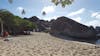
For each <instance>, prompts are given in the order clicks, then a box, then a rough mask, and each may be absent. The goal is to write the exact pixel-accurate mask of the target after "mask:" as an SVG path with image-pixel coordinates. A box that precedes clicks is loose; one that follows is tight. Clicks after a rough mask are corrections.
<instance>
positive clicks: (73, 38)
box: [50, 34, 97, 44]
mask: <svg viewBox="0 0 100 56" xmlns="http://www.w3.org/2000/svg"><path fill="white" fill-rule="evenodd" d="M50 35H52V36H55V37H57V38H60V39H65V40H70V41H78V42H86V43H90V44H95V43H96V41H97V39H91V40H90V39H83V38H77V37H71V36H65V35H64V36H63V35H59V34H50Z"/></svg>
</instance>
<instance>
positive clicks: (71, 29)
mask: <svg viewBox="0 0 100 56" xmlns="http://www.w3.org/2000/svg"><path fill="white" fill-rule="evenodd" d="M50 33H52V34H61V35H67V36H71V37H74V38H83V39H96V31H95V29H94V28H93V27H92V26H91V27H88V26H85V25H83V24H80V23H78V22H76V21H74V20H72V19H69V18H67V17H64V16H62V17H59V18H57V20H55V21H53V22H52V25H51V31H50Z"/></svg>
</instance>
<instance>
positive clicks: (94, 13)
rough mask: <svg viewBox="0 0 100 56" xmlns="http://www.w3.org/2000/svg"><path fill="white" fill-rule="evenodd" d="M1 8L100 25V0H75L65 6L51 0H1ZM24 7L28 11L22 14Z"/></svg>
mask: <svg viewBox="0 0 100 56" xmlns="http://www.w3.org/2000/svg"><path fill="white" fill-rule="evenodd" d="M0 9H7V10H8V11H10V12H11V13H13V14H14V15H16V16H20V17H23V18H24V17H27V18H29V17H32V16H37V17H38V18H40V19H43V20H51V19H56V18H57V17H60V16H66V17H69V18H71V19H73V20H75V21H77V22H79V23H82V24H84V25H87V26H94V27H96V26H100V0H74V2H73V3H72V4H71V5H67V6H66V7H65V8H63V7H62V6H61V5H60V4H59V5H58V6H56V5H54V4H53V3H52V2H51V0H13V3H12V4H10V3H9V2H8V0H0ZM23 9H25V11H26V14H25V15H22V14H21V11H22V10H23ZM43 11H45V12H46V15H45V16H43V15H42V12H43Z"/></svg>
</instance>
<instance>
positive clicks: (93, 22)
mask: <svg viewBox="0 0 100 56" xmlns="http://www.w3.org/2000/svg"><path fill="white" fill-rule="evenodd" d="M85 25H88V26H94V27H96V26H100V20H93V21H90V22H87V23H86V24H85Z"/></svg>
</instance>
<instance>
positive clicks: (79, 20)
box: [72, 17, 82, 23]
mask: <svg viewBox="0 0 100 56" xmlns="http://www.w3.org/2000/svg"><path fill="white" fill-rule="evenodd" d="M72 19H73V20H75V21H77V22H79V23H81V20H82V18H81V17H76V18H72Z"/></svg>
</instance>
